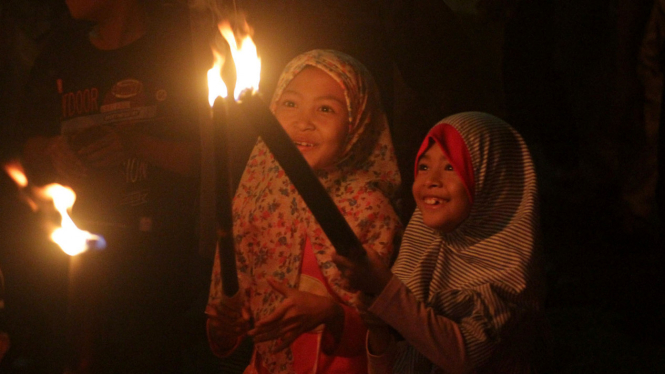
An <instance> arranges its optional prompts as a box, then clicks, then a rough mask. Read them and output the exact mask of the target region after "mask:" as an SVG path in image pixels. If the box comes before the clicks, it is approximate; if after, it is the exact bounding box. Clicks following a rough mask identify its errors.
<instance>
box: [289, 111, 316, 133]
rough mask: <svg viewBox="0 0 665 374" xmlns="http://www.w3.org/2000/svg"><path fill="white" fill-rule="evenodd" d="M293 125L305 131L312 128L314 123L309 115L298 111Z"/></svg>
mask: <svg viewBox="0 0 665 374" xmlns="http://www.w3.org/2000/svg"><path fill="white" fill-rule="evenodd" d="M293 126H294V127H295V128H296V129H297V130H300V131H307V130H313V129H314V123H313V122H312V120H311V117H310V116H309V115H308V114H307V113H303V112H301V113H298V115H297V116H296V118H294V121H293Z"/></svg>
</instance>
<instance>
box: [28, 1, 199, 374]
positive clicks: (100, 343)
mask: <svg viewBox="0 0 665 374" xmlns="http://www.w3.org/2000/svg"><path fill="white" fill-rule="evenodd" d="M67 7H68V9H69V12H70V15H71V18H72V19H73V20H72V21H71V22H68V23H66V24H64V25H62V26H61V27H60V28H59V29H58V30H56V31H54V33H53V35H52V36H51V40H50V41H49V43H48V44H47V46H46V47H45V48H44V50H43V51H42V53H41V55H40V57H39V58H38V59H37V61H36V62H35V65H34V67H33V69H32V73H31V78H30V82H29V85H28V88H27V90H26V91H27V94H26V99H25V100H24V104H25V106H24V108H23V110H22V113H21V114H22V115H21V118H20V123H19V126H20V130H21V131H22V132H23V138H24V139H25V141H24V142H23V155H22V156H23V162H24V164H25V166H26V170H27V172H28V173H29V177H30V178H31V179H32V180H33V182H35V183H36V184H42V183H45V182H53V181H57V182H59V183H61V184H65V185H68V186H70V187H72V188H73V189H74V191H75V192H76V193H77V202H76V204H75V206H74V208H73V212H72V216H73V219H74V221H75V222H76V223H77V224H78V225H79V227H81V228H83V229H86V230H88V231H91V232H94V233H96V234H100V235H102V236H104V237H105V239H106V242H107V243H108V248H107V249H106V250H104V251H100V252H88V253H84V254H82V255H80V256H82V257H81V263H80V264H81V266H80V271H79V272H78V273H77V277H76V279H74V280H70V282H73V284H74V286H73V289H75V295H74V296H73V298H72V299H70V300H69V302H70V303H72V304H73V305H69V310H70V314H71V315H70V316H69V318H70V320H71V321H73V322H72V326H71V327H72V328H71V329H70V331H68V334H69V335H70V339H71V340H72V344H73V350H74V352H73V353H72V357H73V358H72V359H71V361H70V362H67V363H65V365H66V366H68V367H69V369H71V370H73V371H77V372H95V373H105V372H113V373H117V372H122V373H180V372H182V370H183V367H182V362H181V357H182V348H183V347H182V346H183V345H184V344H187V343H186V342H187V341H188V340H187V339H191V338H192V336H191V333H190V332H186V331H185V330H187V331H194V330H193V329H190V328H185V326H186V324H187V322H186V321H185V315H186V312H187V310H188V308H189V307H190V306H191V303H192V297H193V295H195V294H196V291H198V290H201V291H203V292H205V287H201V288H199V289H196V288H195V285H194V284H192V276H191V273H190V271H191V267H192V266H193V264H194V262H196V261H197V259H196V253H197V252H196V251H197V249H196V247H197V245H196V237H195V231H194V230H195V216H196V204H195V200H196V197H197V175H198V172H199V170H198V168H199V157H198V149H199V139H198V122H197V115H198V114H197V113H196V112H195V108H197V105H196V104H195V99H194V97H196V95H195V94H194V93H195V90H196V89H197V88H196V87H194V86H193V84H192V82H193V81H194V79H193V75H194V74H195V72H194V70H193V66H194V65H193V62H192V61H190V58H191V55H192V53H191V52H192V46H191V35H190V29H189V25H188V20H189V18H188V13H187V9H186V7H184V6H178V5H177V4H175V3H167V2H163V1H157V0H155V1H148V0H145V1H142V0H68V1H67ZM72 313H73V314H72ZM198 323H200V325H198V327H196V330H198V331H200V334H201V335H202V339H205V336H204V334H203V332H204V323H205V320H204V319H203V316H202V317H201V318H200V319H199V321H198ZM188 334H189V335H188Z"/></svg>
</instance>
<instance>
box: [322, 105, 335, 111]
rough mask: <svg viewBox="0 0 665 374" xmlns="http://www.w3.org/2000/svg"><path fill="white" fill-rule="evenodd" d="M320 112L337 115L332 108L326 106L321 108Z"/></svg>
mask: <svg viewBox="0 0 665 374" xmlns="http://www.w3.org/2000/svg"><path fill="white" fill-rule="evenodd" d="M319 111H321V112H324V113H335V110H334V109H333V108H332V107H330V106H327V105H324V106H322V107H321V108H319Z"/></svg>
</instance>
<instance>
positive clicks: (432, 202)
mask: <svg viewBox="0 0 665 374" xmlns="http://www.w3.org/2000/svg"><path fill="white" fill-rule="evenodd" d="M423 203H425V204H426V205H431V206H436V205H439V204H442V203H443V199H439V198H438V197H431V196H426V197H423Z"/></svg>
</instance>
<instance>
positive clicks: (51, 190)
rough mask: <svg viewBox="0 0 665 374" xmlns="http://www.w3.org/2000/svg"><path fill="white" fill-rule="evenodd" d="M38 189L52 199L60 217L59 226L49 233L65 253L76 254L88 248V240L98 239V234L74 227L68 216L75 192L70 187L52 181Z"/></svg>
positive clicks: (44, 195)
mask: <svg viewBox="0 0 665 374" xmlns="http://www.w3.org/2000/svg"><path fill="white" fill-rule="evenodd" d="M38 191H39V194H40V195H41V196H42V197H44V198H45V199H52V200H53V205H54V206H55V209H56V210H57V211H58V212H59V213H60V216H61V217H62V220H61V223H60V227H58V228H56V229H55V230H53V233H51V240H53V241H54V242H55V243H56V244H58V245H59V246H60V248H62V250H63V251H64V252H65V253H66V254H68V255H70V256H76V255H77V254H79V253H83V252H85V251H86V250H87V249H88V243H89V242H90V241H99V240H100V237H99V236H97V235H93V234H91V233H89V232H87V231H83V230H80V229H79V228H78V227H76V224H75V223H74V221H72V219H71V217H70V216H69V211H70V210H71V209H72V206H74V202H75V201H76V194H75V193H74V191H73V190H72V189H71V188H69V187H64V186H62V185H59V184H57V183H53V184H49V185H47V186H46V187H44V188H42V189H39V190H38Z"/></svg>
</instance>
